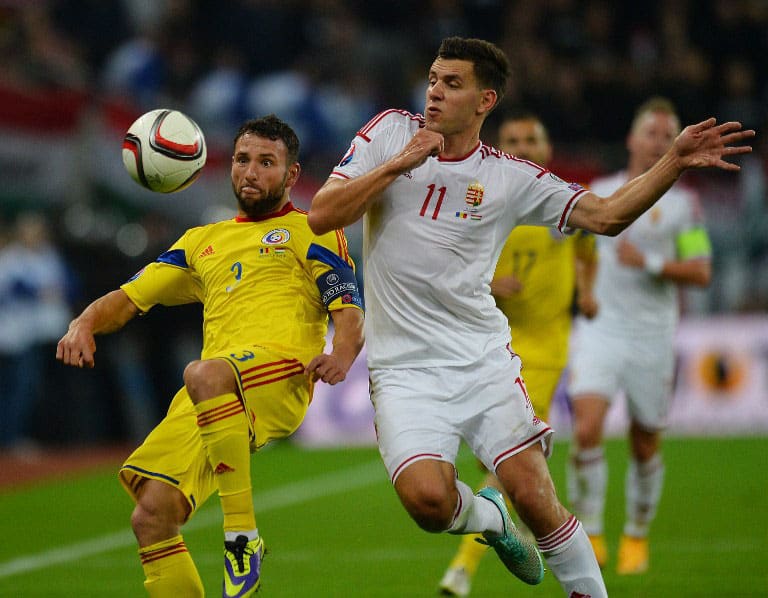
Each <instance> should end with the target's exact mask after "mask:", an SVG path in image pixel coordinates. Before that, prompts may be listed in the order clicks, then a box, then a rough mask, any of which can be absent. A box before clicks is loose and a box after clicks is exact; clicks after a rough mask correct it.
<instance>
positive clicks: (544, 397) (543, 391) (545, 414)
mask: <svg viewBox="0 0 768 598" xmlns="http://www.w3.org/2000/svg"><path fill="white" fill-rule="evenodd" d="M562 373H563V370H560V369H556V370H553V369H543V368H542V369H536V368H531V367H526V365H525V361H523V369H522V377H523V381H524V382H525V388H526V389H527V390H528V397H529V398H530V399H531V403H533V410H534V411H535V412H536V415H538V416H539V417H540V418H541V419H543V420H544V421H547V419H548V418H549V407H550V405H551V404H552V398H553V397H554V395H555V390H557V384H558V382H560V376H561V375H562Z"/></svg>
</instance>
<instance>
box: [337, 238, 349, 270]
mask: <svg viewBox="0 0 768 598" xmlns="http://www.w3.org/2000/svg"><path fill="white" fill-rule="evenodd" d="M336 242H337V243H338V245H339V255H340V256H341V257H342V259H343V260H344V261H345V262H347V263H349V248H348V247H347V238H346V237H345V236H344V231H342V230H337V231H336Z"/></svg>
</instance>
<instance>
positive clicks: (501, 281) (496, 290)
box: [491, 276, 523, 299]
mask: <svg viewBox="0 0 768 598" xmlns="http://www.w3.org/2000/svg"><path fill="white" fill-rule="evenodd" d="M522 290H523V283H522V282H520V279H518V278H515V277H514V276H500V277H498V278H494V279H493V280H492V281H491V294H492V295H493V296H494V297H501V298H502V299H506V298H507V297H511V296H512V295H514V294H516V293H519V292H520V291H522Z"/></svg>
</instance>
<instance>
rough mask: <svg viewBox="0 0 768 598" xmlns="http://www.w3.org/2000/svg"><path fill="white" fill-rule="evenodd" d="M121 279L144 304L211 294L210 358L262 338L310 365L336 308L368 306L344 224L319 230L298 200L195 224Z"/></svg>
mask: <svg viewBox="0 0 768 598" xmlns="http://www.w3.org/2000/svg"><path fill="white" fill-rule="evenodd" d="M121 288H122V289H123V290H124V291H125V292H126V293H127V294H128V297H129V298H130V299H131V301H133V302H134V303H135V304H136V306H137V307H138V308H139V310H141V311H142V312H147V311H149V310H150V309H151V308H152V307H153V306H154V305H158V304H160V305H181V304H185V303H193V302H199V303H202V304H203V348H202V353H201V357H202V358H203V359H205V358H206V357H208V356H212V355H217V354H218V355H220V354H222V352H226V350H227V348H228V347H242V346H244V345H248V344H255V345H260V346H262V347H264V348H267V349H272V350H274V351H275V352H277V353H279V354H283V355H286V356H290V357H295V358H297V359H299V360H301V361H302V363H303V364H305V365H306V364H307V363H308V362H309V360H311V359H312V358H313V357H314V356H315V355H318V354H319V353H322V351H323V348H324V346H325V334H326V331H327V327H328V311H333V310H335V309H342V308H348V307H353V308H358V309H362V305H361V300H360V295H359V293H358V291H357V285H356V283H355V281H354V263H353V261H352V259H351V258H350V256H349V251H348V249H347V241H346V238H345V236H344V233H343V231H340V230H339V231H332V232H329V233H327V234H324V235H320V236H316V235H315V234H314V233H313V232H312V231H311V230H310V228H309V225H308V224H307V215H306V212H304V211H303V210H299V209H297V208H295V207H294V206H293V204H291V203H290V202H289V203H288V204H286V205H285V206H284V207H283V208H282V209H281V210H280V211H279V212H276V213H273V214H268V215H266V216H265V217H263V218H259V219H256V220H253V219H249V218H243V217H239V216H238V217H236V218H234V219H232V220H226V221H223V222H217V223H214V224H208V225H205V226H199V227H195V228H191V229H189V230H188V231H186V232H185V233H184V235H183V236H182V237H181V238H180V239H179V240H178V241H176V243H174V244H173V245H172V246H171V248H170V249H169V250H168V251H166V252H165V253H163V254H162V255H161V256H160V257H158V258H157V260H156V261H155V262H153V263H151V264H149V265H148V266H146V267H145V268H144V269H142V270H141V271H139V272H138V273H137V274H136V275H134V276H133V277H132V278H131V279H130V280H129V281H128V282H126V283H125V284H123V285H122V286H121Z"/></svg>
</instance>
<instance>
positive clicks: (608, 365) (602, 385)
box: [568, 324, 674, 430]
mask: <svg viewBox="0 0 768 598" xmlns="http://www.w3.org/2000/svg"><path fill="white" fill-rule="evenodd" d="M569 371H570V375H569V380H568V394H569V395H570V397H571V399H572V400H577V399H578V397H579V395H583V394H598V395H602V396H603V397H605V399H606V400H607V401H608V402H612V401H613V400H614V399H615V398H616V396H617V395H618V394H619V393H620V392H621V391H623V393H624V395H625V396H626V399H627V410H628V412H629V416H630V418H631V419H632V421H635V422H637V423H638V424H640V425H641V426H642V427H643V428H645V429H647V430H661V429H663V428H664V427H666V420H667V415H668V413H669V407H670V400H671V398H672V383H673V376H674V347H673V342H672V339H670V338H668V337H666V336H660V337H658V338H650V337H644V338H637V337H635V338H632V337H627V336H620V335H618V334H616V333H608V332H606V331H604V330H601V329H600V328H597V327H595V326H590V325H588V324H587V325H584V326H581V327H580V328H579V331H578V334H577V335H576V338H575V339H574V343H573V347H572V351H571V359H570V364H569Z"/></svg>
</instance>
